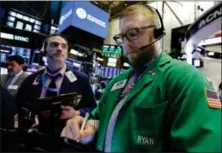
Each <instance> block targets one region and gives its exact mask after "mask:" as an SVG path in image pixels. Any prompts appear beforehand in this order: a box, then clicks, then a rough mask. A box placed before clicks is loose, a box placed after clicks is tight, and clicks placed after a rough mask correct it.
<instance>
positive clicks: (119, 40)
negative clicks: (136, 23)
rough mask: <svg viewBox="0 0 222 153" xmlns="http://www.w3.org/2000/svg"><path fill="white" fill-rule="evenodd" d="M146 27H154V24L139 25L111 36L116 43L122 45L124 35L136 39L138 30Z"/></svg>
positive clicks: (128, 38)
mask: <svg viewBox="0 0 222 153" xmlns="http://www.w3.org/2000/svg"><path fill="white" fill-rule="evenodd" d="M148 28H156V26H155V25H149V26H146V27H140V28H133V29H129V30H128V31H126V32H125V33H124V34H118V35H116V36H114V37H113V39H114V40H115V42H116V43H117V45H122V44H123V43H124V37H126V39H127V40H136V39H138V38H139V32H140V31H141V30H144V29H148Z"/></svg>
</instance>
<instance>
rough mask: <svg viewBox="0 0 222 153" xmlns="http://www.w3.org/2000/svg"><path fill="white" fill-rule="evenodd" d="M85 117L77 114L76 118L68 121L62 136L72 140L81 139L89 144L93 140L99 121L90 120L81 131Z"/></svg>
mask: <svg viewBox="0 0 222 153" xmlns="http://www.w3.org/2000/svg"><path fill="white" fill-rule="evenodd" d="M83 121H84V118H83V117H81V116H75V117H74V118H72V119H70V120H68V121H67V124H66V126H65V127H64V129H63V131H62V133H61V137H66V138H69V139H72V140H76V141H79V142H81V143H83V144H88V143H90V142H92V141H93V139H94V136H95V134H96V131H97V129H98V126H97V124H98V123H97V124H93V123H96V122H97V121H94V120H89V121H88V122H87V123H86V127H85V129H84V130H83V131H82V132H80V128H81V125H82V124H83Z"/></svg>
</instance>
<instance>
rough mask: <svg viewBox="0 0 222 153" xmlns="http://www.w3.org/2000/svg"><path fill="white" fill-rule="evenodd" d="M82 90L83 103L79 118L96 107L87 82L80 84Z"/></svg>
mask: <svg viewBox="0 0 222 153" xmlns="http://www.w3.org/2000/svg"><path fill="white" fill-rule="evenodd" d="M82 83H83V84H82V86H83V87H84V88H83V95H82V96H83V102H84V106H82V107H81V108H80V109H79V111H80V115H81V116H85V115H86V113H87V112H90V111H91V110H92V109H94V108H95V107H96V105H97V104H96V100H95V97H94V94H93V91H92V88H91V86H90V84H89V82H88V81H87V80H84V82H82Z"/></svg>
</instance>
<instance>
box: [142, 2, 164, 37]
mask: <svg viewBox="0 0 222 153" xmlns="http://www.w3.org/2000/svg"><path fill="white" fill-rule="evenodd" d="M144 6H146V7H147V8H148V9H149V10H150V9H152V10H154V11H155V12H156V14H157V16H158V17H159V20H160V24H161V27H160V28H158V29H157V28H156V29H154V34H153V35H154V38H155V39H158V38H160V37H162V36H164V35H165V28H164V25H163V20H162V17H161V15H160V13H159V11H158V10H157V9H156V8H154V7H151V6H148V5H144Z"/></svg>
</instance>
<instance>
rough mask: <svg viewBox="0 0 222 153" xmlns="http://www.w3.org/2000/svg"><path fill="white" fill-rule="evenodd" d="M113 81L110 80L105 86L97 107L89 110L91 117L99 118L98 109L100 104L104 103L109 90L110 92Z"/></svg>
mask: <svg viewBox="0 0 222 153" xmlns="http://www.w3.org/2000/svg"><path fill="white" fill-rule="evenodd" d="M114 82H115V79H113V80H111V81H110V82H109V83H108V85H107V87H106V88H105V92H103V94H102V96H101V98H100V101H99V103H98V105H97V107H96V108H95V109H93V110H92V111H91V115H90V118H91V119H95V120H99V119H100V109H101V107H102V105H103V104H104V103H106V100H107V97H108V95H109V92H110V90H111V88H112V86H113V84H114Z"/></svg>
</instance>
